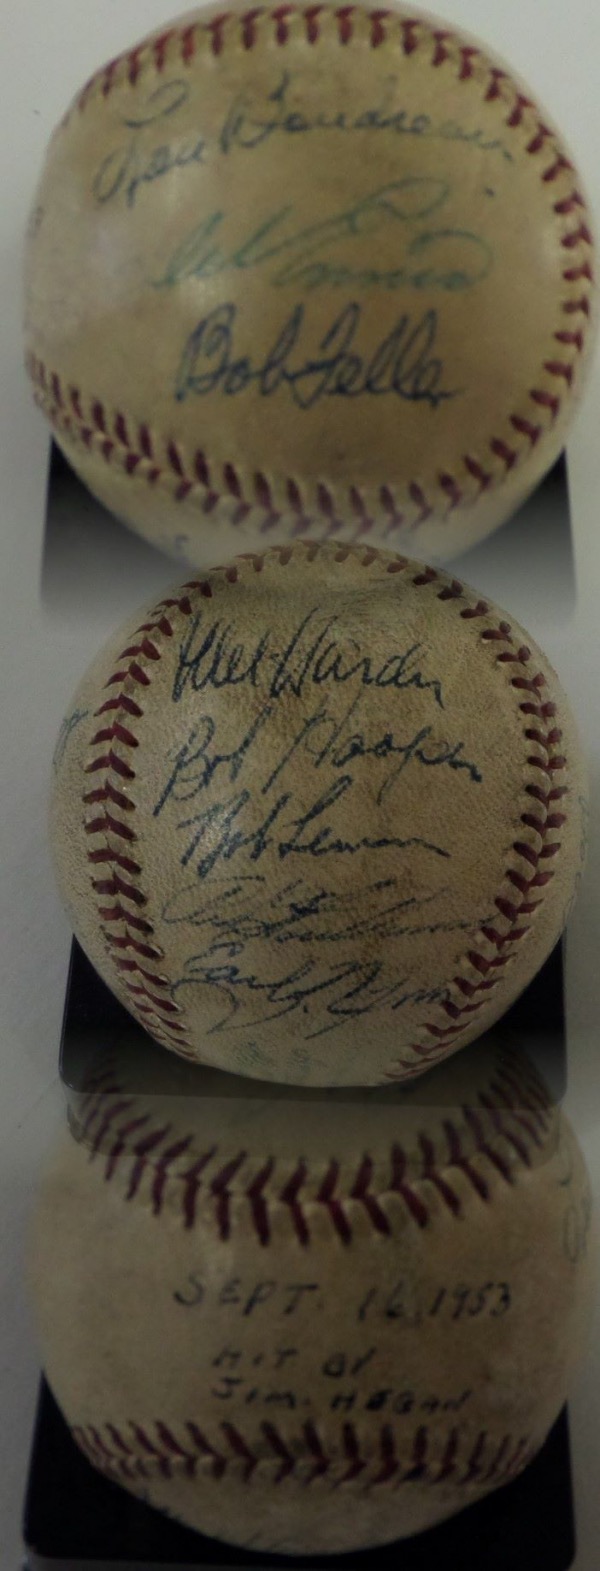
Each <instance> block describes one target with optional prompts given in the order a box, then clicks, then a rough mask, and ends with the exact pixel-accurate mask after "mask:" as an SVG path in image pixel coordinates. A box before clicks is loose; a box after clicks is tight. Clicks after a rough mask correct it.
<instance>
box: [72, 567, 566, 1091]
mask: <svg viewBox="0 0 600 1571" xmlns="http://www.w3.org/2000/svg"><path fill="white" fill-rule="evenodd" d="M585 808H586V797H585V783H584V775H583V766H582V760H581V756H580V751H579V744H578V741H577V737H576V734H575V729H574V723H573V719H572V716H571V714H570V712H569V708H568V704H567V701H566V698H565V696H564V694H563V693H562V691H561V688H560V686H559V683H558V680H557V678H556V675H555V673H554V671H553V670H552V667H551V666H550V665H549V663H548V661H547V659H546V658H545V656H544V655H543V654H542V653H541V651H540V650H539V649H537V648H536V646H535V644H534V643H533V641H532V640H531V639H530V638H529V637H528V635H527V634H526V633H524V632H523V630H522V628H520V627H518V626H516V625H514V624H513V625H511V624H510V623H509V621H508V619H507V618H506V617H505V616H504V613H503V612H501V611H500V610H498V608H497V607H496V606H494V605H492V604H491V603H489V602H487V601H484V600H482V599H481V598H480V597H479V596H478V595H477V594H476V593H475V592H474V591H472V590H470V589H467V588H465V587H464V586H463V585H461V584H460V583H458V581H457V580H455V579H451V578H449V577H447V576H446V574H444V573H442V572H436V571H435V570H434V569H433V568H427V567H422V566H421V565H419V564H418V563H415V562H409V561H407V560H406V558H402V557H398V556H394V555H391V554H389V553H384V552H378V551H374V550H368V549H367V548H365V547H363V548H357V547H351V546H345V547H336V546H333V545H323V546H316V545H311V544H305V543H300V544H297V545H296V546H295V547H282V548H273V549H272V550H271V551H269V552H267V553H266V554H265V555H262V556H255V557H252V556H250V557H240V558H238V559H237V560H235V561H234V562H233V563H231V564H230V565H229V566H226V567H223V568H218V569H214V570H212V571H211V572H209V573H208V575H207V576H206V577H205V578H204V579H198V580H197V581H195V582H193V583H191V584H187V585H185V586H184V587H183V588H181V589H178V590H175V591H174V592H173V594H172V595H170V596H169V597H168V598H167V599H165V600H163V601H161V603H160V604H159V605H157V606H154V607H153V608H152V609H149V610H147V611H146V612H145V613H143V614H142V613H139V612H138V614H137V616H136V617H135V618H132V620H131V622H130V623H129V624H128V625H127V626H126V627H125V628H122V629H121V630H120V632H119V633H118V634H116V635H115V636H114V637H113V638H112V640H111V642H110V643H109V645H108V646H107V647H106V648H105V649H104V651H103V652H102V653H101V654H100V655H99V656H98V658H97V659H96V661H95V662H94V664H93V665H92V667H91V669H90V671H89V672H88V674H87V676H86V677H85V678H84V680H83V682H82V684H81V686H80V688H79V690H78V692H77V694H76V695H75V698H74V700H73V703H72V705H71V708H70V710H69V713H68V714H67V716H66V718H65V720H64V722H63V725H62V728H61V731H60V735H59V740H58V745H57V749H56V754H55V779H54V791H53V805H52V824H51V835H52V844H53V850H54V857H55V863H56V868H57V872H58V877H59V882H60V886H61V889H62V891H63V894H64V897H65V902H66V905H67V909H68V911H69V913H70V915H71V920H72V925H73V927H74V929H75V932H76V934H77V937H78V938H79V940H80V942H81V944H82V946H83V948H84V949H85V950H86V952H87V954H88V955H89V958H90V959H91V961H92V963H93V964H94V965H95V966H96V969H97V970H98V971H99V972H100V973H101V975H102V976H103V977H104V979H105V981H106V982H107V983H108V985H109V986H110V987H112V989H113V990H114V992H115V993H116V994H117V995H118V997H119V998H120V999H121V1000H122V1002H123V1003H124V1004H125V1005H126V1007H127V1008H128V1009H129V1010H131V1012H132V1013H133V1014H134V1015H135V1016H136V1018H137V1019H138V1020H139V1021H140V1022H141V1024H142V1025H144V1026H145V1027H146V1029H147V1030H148V1031H149V1032H150V1033H151V1034H152V1035H153V1036H154V1037H155V1038H156V1039H157V1040H158V1041H159V1042H161V1043H163V1044H164V1045H165V1046H166V1047H170V1048H174V1049H175V1051H176V1052H178V1053H180V1054H182V1055H184V1056H188V1057H189V1058H192V1059H195V1060H200V1061H202V1062H204V1063H210V1064H213V1065H215V1066H217V1067H219V1068H223V1069H229V1070H232V1071H234V1072H236V1073H239V1074H247V1075H251V1076H256V1077H258V1078H259V1079H273V1080H277V1081H280V1082H292V1083H296V1084H302V1083H303V1084H306V1085H343V1084H361V1085H368V1084H378V1083H385V1082H387V1083H389V1082H390V1081H393V1080H396V1079H400V1080H401V1079H404V1078H406V1077H407V1076H411V1075H414V1074H419V1073H420V1072H421V1071H422V1070H424V1069H428V1068H430V1067H431V1066H432V1065H433V1064H434V1063H435V1062H436V1061H437V1060H438V1059H440V1058H442V1057H444V1056H445V1055H446V1054H448V1053H451V1052H454V1051H455V1050H456V1049H457V1048H459V1047H462V1046H463V1045H464V1044H465V1043H467V1042H469V1041H471V1040H472V1038H474V1037H476V1036H478V1035H480V1034H481V1032H482V1031H484V1030H485V1029H486V1028H487V1027H488V1026H489V1025H490V1024H491V1023H492V1021H494V1020H495V1019H497V1018H498V1016H499V1015H501V1014H502V1013H503V1011H504V1010H505V1009H506V1008H507V1006H508V1005H509V1004H510V1003H511V1002H512V1001H513V1000H514V999H515V998H516V997H517V995H518V994H519V993H520V992H521V991H522V989H523V988H524V986H525V985H526V983H527V982H528V981H529V980H530V978H531V977H532V976H533V975H534V973H535V972H536V971H537V969H538V968H539V966H540V965H541V964H542V961H543V960H544V959H545V957H546V955H547V954H548V953H549V952H550V950H551V948H552V947H553V945H554V944H555V942H556V941H557V939H558V937H559V935H560V933H561V931H562V928H563V926H564V923H565V921H566V919H567V915H568V912H569V909H570V905H571V903H572V900H573V898H574V892H575V888H576V885H577V883H578V881H579V877H580V873H581V866H582V858H583V855H584V849H585V846H584V842H585Z"/></svg>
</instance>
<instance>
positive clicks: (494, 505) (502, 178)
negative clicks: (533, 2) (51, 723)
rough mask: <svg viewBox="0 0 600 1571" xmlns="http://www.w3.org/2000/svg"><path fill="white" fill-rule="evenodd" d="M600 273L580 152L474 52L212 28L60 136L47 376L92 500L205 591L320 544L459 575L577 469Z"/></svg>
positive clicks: (46, 404)
mask: <svg viewBox="0 0 600 1571" xmlns="http://www.w3.org/2000/svg"><path fill="white" fill-rule="evenodd" d="M593 258H594V241H593V235H592V230H591V225H590V217H589V213H588V210H587V204H586V199H585V195H584V193H583V192H582V186H581V181H580V178H579V175H578V173H577V170H576V169H575V168H574V165H573V162H572V160H571V158H570V157H569V154H568V152H567V150H566V149H565V145H564V142H563V140H562V137H561V136H560V134H559V132H558V131H557V130H556V129H555V128H554V127H553V125H552V120H551V117H549V116H548V114H547V112H546V110H545V109H542V108H540V106H538V105H537V104H536V103H535V100H534V97H533V96H532V94H531V92H530V90H529V89H528V88H527V87H525V86H524V85H523V84H522V83H521V82H520V81H519V80H518V79H517V78H515V77H514V76H513V75H512V73H511V70H510V68H509V67H508V66H506V65H505V63H504V62H502V61H498V60H497V59H496V58H495V57H494V56H493V55H491V54H489V53H488V52H487V50H486V49H485V47H484V46H482V45H480V44H479V43H478V42H477V41H476V40H473V39H471V38H468V37H466V36H463V35H462V34H459V33H456V32H455V31H454V30H453V29H451V28H448V27H446V26H444V24H443V23H439V24H437V23H436V21H435V19H434V18H432V17H431V16H423V17H420V16H419V13H418V12H415V11H414V10H413V9H412V7H411V9H410V11H409V10H407V9H406V7H405V6H403V5H397V6H395V7H394V8H393V9H389V10H383V9H381V8H377V9H375V8H374V7H372V6H371V7H370V6H368V5H364V4H362V5H354V6H343V7H341V8H337V7H334V6H313V5H302V4H299V5H294V4H292V5H288V6H286V7H285V8H284V9H282V7H281V6H273V5H272V4H271V5H269V4H267V5H265V6H263V7H261V8H259V9H252V10H250V9H244V8H243V7H241V6H238V7H237V8H235V7H234V8H232V9H231V10H230V11H228V12H225V13H224V12H223V11H222V9H220V8H219V9H218V10H217V8H216V7H215V6H212V7H211V6H208V7H205V8H204V9H203V10H199V11H197V12H192V13H190V14H189V15H188V16H187V17H186V18H185V19H183V21H181V22H173V23H171V24H170V25H168V26H167V27H166V28H165V29H164V30H163V31H162V32H157V33H154V34H151V35H150V36H149V37H148V38H147V39H145V40H143V41H142V42H141V43H140V44H139V45H137V47H136V48H134V49H132V50H131V51H130V52H129V53H127V54H125V55H123V56H122V57H121V58H119V59H118V60H115V61H112V62H110V64H109V65H108V66H106V67H105V68H104V69H102V70H100V71H99V72H98V73H97V74H96V76H95V77H94V78H93V79H92V81H91V82H90V83H89V84H88V86H87V87H86V88H85V89H84V91H83V92H82V93H81V94H79V95H78V97H77V99H76V100H75V102H74V103H73V105H72V106H71V109H70V110H69V112H68V113H67V115H66V117H65V119H64V121H63V122H62V123H61V125H59V126H58V127H57V129H56V131H55V134H54V136H53V137H52V140H51V142H50V146H49V149H48V154H47V159H46V162H45V166H44V169H43V172H42V175H41V180H40V184H39V189H38V191H37V194H36V198H35V205H34V209H33V215H32V220H31V223H30V227H29V234H28V244H27V257H26V288H25V297H26V300H25V338H26V355H27V366H28V370H29V373H30V376H31V379H32V383H33V388H34V393H35V397H36V399H37V401H38V403H39V405H40V408H41V409H42V410H43V412H44V414H45V415H46V417H47V418H48V420H49V421H50V423H51V426H52V429H53V432H54V435H55V437H56V439H57V441H58V442H59V443H60V445H61V447H62V449H63V451H64V453H65V454H66V456H67V458H68V459H69V461H70V463H71V464H72V465H73V467H74V468H75V469H76V471H77V472H78V474H79V475H80V476H81V478H82V479H83V480H84V481H85V482H86V483H87V485H88V486H89V487H90V488H91V490H92V491H93V492H95V494H96V495H97V496H98V497H99V498H100V499H101V501H102V502H103V503H105V504H106V506H107V507H108V508H109V509H110V510H111V511H112V512H114V513H115V514H117V515H118V516H119V517H120V518H121V519H123V520H124V521H125V522H126V523H127V524H129V525H130V526H131V527H132V528H134V529H136V530H138V531H139V533H140V534H142V535H143V536H145V537H146V538H147V539H148V540H149V541H151V542H152V543H153V544H155V545H157V546H159V547H161V548H163V549H165V550H166V551H167V552H171V553H172V554H175V555H176V554H179V555H181V556H183V558H184V559H187V560H188V561H190V562H192V563H193V564H194V565H198V566H201V567H203V568H204V567H206V566H210V565H214V564H215V563H216V562H220V561H223V560H224V559H227V558H228V557H230V556H233V555H235V554H236V553H238V552H240V551H245V550H253V551H255V550H260V549H262V548H263V547H264V545H265V544H267V545H268V544H277V543H285V542H289V541H292V540H294V539H297V538H299V537H301V538H310V539H312V540H314V541H323V540H327V539H329V538H331V537H335V538H336V539H340V540H345V541H360V542H362V541H364V539H365V538H366V537H368V539H369V542H372V543H373V544H375V545H379V546H384V547H385V548H387V549H391V550H396V549H400V550H403V549H406V546H407V543H408V542H410V544H409V549H410V550H411V551H414V550H416V551H417V552H418V554H419V555H420V556H423V557H425V558H426V559H427V560H431V559H440V560H442V559H448V560H449V559H451V558H452V557H453V556H456V555H457V554H458V553H459V552H463V551H464V550H466V549H467V548H468V547H469V546H471V545H473V544H475V543H476V542H477V541H479V540H481V539H482V538H483V537H484V536H486V535H487V534H488V533H489V532H490V531H491V530H493V529H495V528H496V527H497V526H498V525H499V524H501V523H502V522H503V521H504V520H505V519H506V518H507V517H509V516H510V515H511V514H513V513H514V511H515V509H516V508H517V507H518V506H519V504H520V503H521V502H522V501H523V500H524V498H525V497H526V496H527V495H528V493H529V492H530V491H531V490H532V489H533V488H534V487H535V485H536V483H537V482H538V481H539V480H540V478H541V477H542V476H543V474H544V473H545V472H546V470H547V469H548V468H549V467H550V465H551V464H552V463H553V461H554V460H555V458H556V457H557V456H558V454H559V452H560V450H561V448H562V447H563V445H564V442H565V437H566V433H567V430H568V427H569V423H570V420H571V417H572V415H573V412H574V409H575V406H576V403H577V400H578V398H579V396H580V393H581V391H582V388H583V385H584V381H585V373H586V368H587V364H588V361H589V356H590V351H591V348H592V344H593V340H594V336H595V325H596V310H595V296H594V289H593Z"/></svg>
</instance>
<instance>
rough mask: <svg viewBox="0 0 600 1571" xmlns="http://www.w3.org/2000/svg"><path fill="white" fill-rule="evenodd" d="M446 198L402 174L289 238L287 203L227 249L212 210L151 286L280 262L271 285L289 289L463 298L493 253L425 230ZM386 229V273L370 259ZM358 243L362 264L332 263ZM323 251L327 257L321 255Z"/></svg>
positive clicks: (221, 222) (452, 230)
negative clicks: (389, 247) (362, 245)
mask: <svg viewBox="0 0 600 1571" xmlns="http://www.w3.org/2000/svg"><path fill="white" fill-rule="evenodd" d="M450 196H451V187H450V186H449V185H448V183H447V182H446V181H445V180H442V179H438V178H436V177H435V176H416V175H407V176H405V177H404V178H403V179H402V180H394V181H391V182H389V183H388V184H387V185H383V186H380V187H378V189H376V190H374V191H368V192H367V194H366V195H365V196H363V197H360V198H359V199H357V200H355V201H354V202H352V203H351V205H350V206H349V207H348V206H347V207H345V208H343V209H342V210H341V211H340V212H338V213H334V214H333V215H332V216H331V217H329V218H325V219H323V220H321V221H320V222H319V223H312V224H308V225H304V226H303V227H302V228H300V229H294V228H293V227H292V229H291V232H290V226H289V220H290V219H293V217H294V212H295V209H294V206H293V204H292V203H288V204H286V205H285V206H284V207H279V208H276V209H275V211H273V212H270V213H268V214H267V216H266V217H265V218H261V219H260V220H259V222H258V223H257V224H256V223H255V224H254V225H253V226H251V228H250V231H249V233H248V234H247V235H246V236H245V238H244V239H243V240H242V241H241V243H239V242H238V243H237V244H236V245H235V246H234V247H233V248H231V247H230V248H229V249H228V248H227V244H226V241H225V243H224V242H223V239H222V232H223V229H224V228H225V230H226V228H227V220H228V217H229V215H228V214H227V213H226V212H225V211H224V210H223V209H217V210H216V211H215V212H212V213H209V214H208V216H207V217H206V218H204V219H203V220H202V221H201V223H200V224H198V225H196V227H195V228H194V229H193V230H192V231H191V233H189V234H186V235H185V236H184V239H183V240H182V241H180V242H179V244H178V245H177V247H176V249H175V251H174V253H173V255H172V256H171V258H170V260H169V262H168V264H167V266H166V268H165V271H164V273H163V275H162V277H161V278H159V279H157V280H156V281H155V284H154V287H155V288H156V289H172V288H174V287H175V286H176V285H177V284H181V283H184V282H185V281H186V280H187V279H189V278H196V279H201V280H202V279H207V278H209V279H212V278H217V277H221V276H222V275H223V274H224V273H226V272H232V271H234V272H235V271H237V272H243V273H246V272H248V271H251V270H252V269H257V268H264V267H265V266H266V265H269V264H272V263H273V262H274V261H277V263H278V265H277V267H275V268H273V267H272V266H271V270H270V273H269V279H268V281H269V283H271V284H273V285H275V286H276V287H277V288H281V287H282V286H284V285H291V284H293V285H295V286H297V287H298V288H300V289H304V290H305V291H306V292H308V291H310V290H314V289H318V288H321V287H323V285H327V286H328V287H330V288H331V287H333V288H340V287H341V286H344V287H346V288H353V289H367V290H368V289H373V288H385V289H389V290H397V289H403V288H410V289H415V290H424V289H427V290H429V291H431V290H440V291H442V292H446V293H454V294H456V293H460V292H463V291H464V290H467V289H473V288H474V287H475V285H476V284H478V283H481V282H482V281H483V279H485V278H487V276H488V274H489V273H490V271H491V268H492V265H493V255H492V251H491V248H490V246H489V245H488V243H487V241H485V240H484V239H483V237H482V236H481V235H479V234H475V233H474V232H473V231H472V230H468V229H459V228H456V227H455V226H452V225H451V224H448V223H446V224H445V225H444V226H443V227H441V228H435V229H424V228H423V227H422V226H423V221H424V220H425V219H429V218H430V217H431V215H432V214H434V213H439V212H440V211H441V209H442V208H444V207H445V206H447V203H448V199H449V197H450ZM415 224H418V225H419V228H418V229H417V232H416V234H415V233H413V234H412V235H411V234H410V226H413V228H414V225H415ZM286 226H287V230H288V232H287V233H286ZM407 226H408V228H409V234H408V239H406V229H407ZM383 230H385V231H387V232H388V235H389V238H390V241H391V242H393V244H394V251H395V260H394V264H393V265H391V266H388V267H381V266H377V265H375V264H374V262H373V260H372V257H373V240H374V238H375V237H376V236H380V235H381V232H382V231H383ZM282 231H283V232H282ZM390 231H393V233H390ZM398 231H400V235H401V236H402V239H403V241H404V242H405V243H406V255H405V257H404V259H402V260H399V259H398V256H397V245H398ZM361 240H366V241H368V242H369V248H368V250H367V257H368V261H367V262H366V263H365V262H363V263H362V264H349V262H348V260H347V257H344V258H343V260H339V259H337V260H336V259H332V257H331V255H330V254H329V252H330V249H331V247H333V246H336V245H337V246H339V245H340V244H344V245H345V246H346V247H347V246H348V244H351V245H355V243H356V242H359V241H361ZM325 250H326V251H327V253H328V254H327V256H324V255H323V252H324V251H325ZM282 259H283V266H281V265H280V263H281V260H282Z"/></svg>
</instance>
